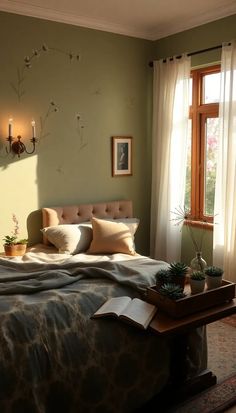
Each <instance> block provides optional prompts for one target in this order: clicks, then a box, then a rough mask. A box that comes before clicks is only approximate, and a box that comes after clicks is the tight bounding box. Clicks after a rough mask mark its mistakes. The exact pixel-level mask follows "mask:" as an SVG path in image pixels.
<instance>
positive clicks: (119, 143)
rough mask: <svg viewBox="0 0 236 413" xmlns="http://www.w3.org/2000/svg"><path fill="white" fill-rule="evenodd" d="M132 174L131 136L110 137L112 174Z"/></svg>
mask: <svg viewBox="0 0 236 413" xmlns="http://www.w3.org/2000/svg"><path fill="white" fill-rule="evenodd" d="M127 175H132V138H131V137H127V136H123V137H122V136H113V137H112V176H127Z"/></svg>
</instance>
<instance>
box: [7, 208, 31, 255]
mask: <svg viewBox="0 0 236 413" xmlns="http://www.w3.org/2000/svg"><path fill="white" fill-rule="evenodd" d="M12 220H13V223H14V230H13V231H12V235H5V237H4V238H3V241H4V245H3V246H4V251H5V255H6V256H7V257H16V256H21V255H24V254H25V252H26V247H27V242H28V240H27V239H25V238H24V239H18V234H19V223H18V220H17V218H16V215H15V214H12Z"/></svg>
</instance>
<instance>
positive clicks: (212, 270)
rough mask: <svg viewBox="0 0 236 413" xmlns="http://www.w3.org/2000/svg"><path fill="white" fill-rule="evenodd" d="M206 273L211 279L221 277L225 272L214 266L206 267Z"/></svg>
mask: <svg viewBox="0 0 236 413" xmlns="http://www.w3.org/2000/svg"><path fill="white" fill-rule="evenodd" d="M204 272H205V274H206V275H209V276H210V277H221V275H222V274H223V272H224V270H223V269H222V268H220V267H215V266H214V265H212V266H209V267H206V268H205V269H204Z"/></svg>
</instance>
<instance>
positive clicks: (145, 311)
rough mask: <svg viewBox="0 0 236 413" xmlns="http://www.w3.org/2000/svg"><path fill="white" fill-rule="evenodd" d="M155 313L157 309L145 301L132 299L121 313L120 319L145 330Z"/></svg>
mask: <svg viewBox="0 0 236 413" xmlns="http://www.w3.org/2000/svg"><path fill="white" fill-rule="evenodd" d="M156 312H157V308H156V306H155V305H153V304H149V303H146V301H143V300H140V299H139V298H134V299H133V300H132V301H131V302H130V303H129V305H128V306H127V307H126V308H125V310H124V311H122V313H121V315H120V318H122V319H126V320H128V321H129V320H130V321H131V322H133V323H135V324H136V325H138V326H139V327H142V328H145V329H146V328H147V326H148V325H149V323H150V321H151V320H152V318H153V317H154V315H155V314H156Z"/></svg>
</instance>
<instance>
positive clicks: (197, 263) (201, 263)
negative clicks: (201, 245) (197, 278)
mask: <svg viewBox="0 0 236 413" xmlns="http://www.w3.org/2000/svg"><path fill="white" fill-rule="evenodd" d="M206 266H207V263H206V261H205V260H204V259H203V258H202V253H201V252H200V251H198V252H196V257H195V258H193V259H192V261H191V263H190V267H191V268H192V270H193V271H203V270H204V268H205V267H206Z"/></svg>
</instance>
